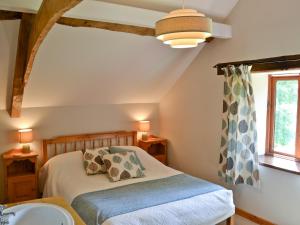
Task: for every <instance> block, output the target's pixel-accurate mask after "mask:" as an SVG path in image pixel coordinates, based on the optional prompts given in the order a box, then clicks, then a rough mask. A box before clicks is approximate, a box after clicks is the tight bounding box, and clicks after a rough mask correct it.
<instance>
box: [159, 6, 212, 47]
mask: <svg viewBox="0 0 300 225" xmlns="http://www.w3.org/2000/svg"><path fill="white" fill-rule="evenodd" d="M155 32H156V38H157V39H158V40H161V41H162V42H163V43H164V44H167V45H170V46H171V47H173V48H193V47H197V46H198V44H199V43H202V42H204V41H205V40H206V38H208V37H211V34H212V20H211V19H210V18H208V17H205V15H204V14H202V13H198V12H197V11H196V10H194V9H178V10H175V11H172V12H170V13H169V14H168V15H167V16H166V17H164V18H163V19H161V20H159V21H158V22H156V26H155Z"/></svg>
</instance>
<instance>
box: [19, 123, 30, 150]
mask: <svg viewBox="0 0 300 225" xmlns="http://www.w3.org/2000/svg"><path fill="white" fill-rule="evenodd" d="M18 133H19V143H21V144H24V145H23V146H22V149H23V152H24V153H29V152H30V145H29V143H31V142H32V141H33V135H32V129H22V130H18Z"/></svg>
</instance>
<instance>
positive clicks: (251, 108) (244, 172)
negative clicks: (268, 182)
mask: <svg viewBox="0 0 300 225" xmlns="http://www.w3.org/2000/svg"><path fill="white" fill-rule="evenodd" d="M223 69H224V71H225V76H224V77H225V81H224V98H223V114H222V137H221V149H220V159H219V176H221V177H222V178H223V179H224V180H225V182H226V183H228V184H230V185H238V184H248V185H250V186H255V187H258V186H259V171H258V153H257V130H256V112H255V104H254V95H253V88H252V80H251V73H250V70H251V67H250V66H246V65H241V66H238V67H235V66H228V67H226V68H223Z"/></svg>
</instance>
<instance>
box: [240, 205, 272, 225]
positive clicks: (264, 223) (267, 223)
mask: <svg viewBox="0 0 300 225" xmlns="http://www.w3.org/2000/svg"><path fill="white" fill-rule="evenodd" d="M235 214H236V215H239V216H241V217H244V218H246V219H247V220H249V221H251V222H253V223H256V224H259V225H276V224H275V223H272V222H270V221H267V220H265V219H263V218H260V217H258V216H255V215H253V214H251V213H248V212H246V211H244V210H242V209H239V208H235Z"/></svg>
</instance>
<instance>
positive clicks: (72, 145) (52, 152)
mask: <svg viewBox="0 0 300 225" xmlns="http://www.w3.org/2000/svg"><path fill="white" fill-rule="evenodd" d="M112 145H137V132H136V131H113V132H103V133H93V134H80V135H69V136H60V137H56V138H53V139H47V140H43V163H46V162H47V161H48V160H49V159H50V158H52V157H53V156H56V155H59V154H63V153H67V152H71V151H78V150H84V149H86V148H97V147H104V146H112Z"/></svg>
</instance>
